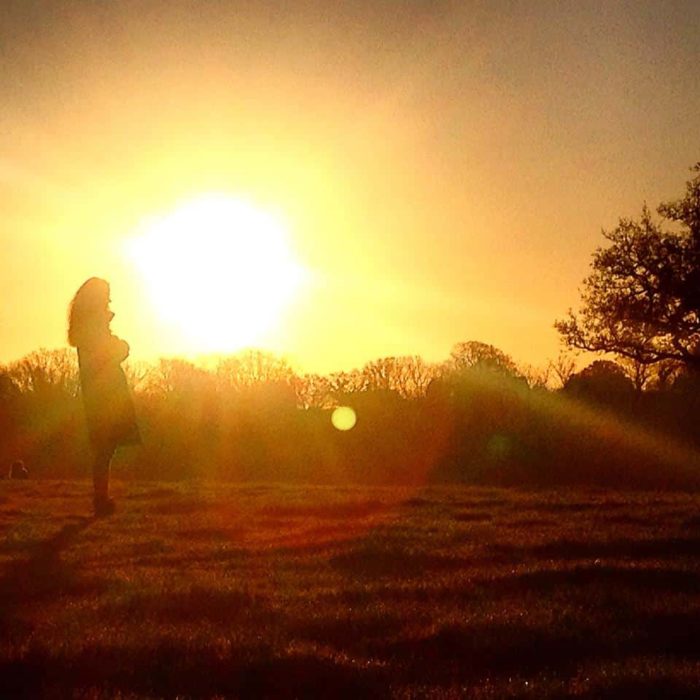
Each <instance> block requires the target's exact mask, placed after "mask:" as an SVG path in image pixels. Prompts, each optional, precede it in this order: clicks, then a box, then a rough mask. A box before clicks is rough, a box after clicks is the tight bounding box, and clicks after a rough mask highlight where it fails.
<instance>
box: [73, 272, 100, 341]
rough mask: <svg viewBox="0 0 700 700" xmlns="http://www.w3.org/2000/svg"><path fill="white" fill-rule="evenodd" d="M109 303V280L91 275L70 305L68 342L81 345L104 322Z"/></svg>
mask: <svg viewBox="0 0 700 700" xmlns="http://www.w3.org/2000/svg"><path fill="white" fill-rule="evenodd" d="M108 304H109V282H107V281H106V280H103V279H100V278H99V277H91V278H90V279H89V280H87V282H84V283H83V284H82V286H81V287H80V289H79V290H78V291H77V292H76V293H75V296H74V297H73V300H72V301H71V303H70V306H69V307H68V342H69V343H70V345H72V346H73V347H79V346H80V345H82V344H83V343H84V342H85V339H86V338H88V337H89V336H91V335H94V333H95V330H99V326H100V324H104V319H105V313H104V312H105V311H106V309H107V306H108Z"/></svg>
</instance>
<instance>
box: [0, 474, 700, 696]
mask: <svg viewBox="0 0 700 700" xmlns="http://www.w3.org/2000/svg"><path fill="white" fill-rule="evenodd" d="M113 491H114V495H115V496H116V498H117V501H118V506H119V511H118V513H117V514H116V515H114V516H112V517H110V518H107V519H103V520H94V519H92V518H91V517H89V514H90V484H89V483H88V482H80V481H76V482H66V481H64V482H55V481H36V482H9V481H5V482H1V483H0V531H1V533H2V534H1V535H0V695H1V696H2V697H13V696H26V697H47V696H48V697H123V698H128V697H163V696H165V697H172V696H176V695H179V696H181V697H212V696H220V697H232V696H233V697H236V696H254V697H316V696H323V697H353V698H358V697H387V696H396V697H426V696H428V697H461V696H468V697H472V696H473V697H477V698H503V697H531V698H543V697H563V696H575V697H582V698H600V697H611V698H612V697H615V698H617V697H635V698H642V697H688V698H690V697H697V692H698V690H697V689H698V687H699V686H700V508H699V506H700V497H698V496H697V495H687V494H667V493H622V492H619V493H618V492H610V491H591V490H588V491H575V492H568V493H565V492H550V491H537V492H534V491H531V492H525V491H516V490H494V489H477V488H469V487H444V488H442V487H441V488H426V489H416V490H412V491H406V490H404V491H397V490H396V489H390V488H363V487H347V488H330V487H299V486H284V485H275V484H273V485H264V484H261V485H240V486H236V485H215V484H202V483H187V484H184V483H181V484H155V483H149V484H143V483H141V484H134V483H128V484H126V483H125V484H119V483H117V484H116V485H115V487H114V489H113Z"/></svg>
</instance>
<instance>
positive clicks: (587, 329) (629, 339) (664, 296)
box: [555, 162, 700, 370]
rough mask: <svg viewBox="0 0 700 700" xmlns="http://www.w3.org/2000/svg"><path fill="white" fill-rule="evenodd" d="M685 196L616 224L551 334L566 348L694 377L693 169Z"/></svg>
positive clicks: (698, 197) (697, 332)
mask: <svg viewBox="0 0 700 700" xmlns="http://www.w3.org/2000/svg"><path fill="white" fill-rule="evenodd" d="M692 170H693V172H695V173H696V175H695V177H693V178H692V179H691V180H689V181H688V182H687V187H686V192H685V195H684V196H683V197H682V198H681V199H678V200H674V201H671V202H666V203H663V204H661V205H660V206H659V207H658V208H657V210H656V211H657V213H658V214H659V215H660V216H661V217H662V220H661V221H658V220H655V218H654V217H653V216H652V213H651V211H650V210H649V209H648V208H647V207H646V205H645V206H644V208H643V209H642V214H641V217H640V218H639V220H634V219H625V218H623V219H620V221H619V223H618V225H617V226H616V227H615V228H614V229H613V230H612V231H603V235H604V237H605V238H606V239H607V240H608V241H609V242H610V245H608V246H607V247H599V248H598V249H596V251H595V252H594V253H593V262H592V263H591V267H592V270H593V271H592V273H591V274H590V275H589V276H588V277H587V278H586V279H585V280H584V282H583V290H582V293H581V301H582V307H581V310H580V311H579V312H578V313H576V312H573V311H572V310H569V313H568V316H567V318H565V319H563V320H559V321H556V323H555V327H556V328H557V330H558V331H559V333H561V335H562V338H563V340H564V342H565V343H566V344H567V345H569V346H570V347H573V348H577V349H581V350H589V351H593V352H606V353H614V354H617V355H619V356H621V357H627V358H630V359H632V360H635V361H637V362H640V363H642V364H655V363H658V362H661V361H664V360H667V361H668V360H675V361H678V362H682V363H683V364H684V365H685V366H686V367H688V368H693V369H696V370H698V369H700V162H699V163H697V164H696V165H695V166H694V167H693V168H692Z"/></svg>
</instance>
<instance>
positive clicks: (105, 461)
mask: <svg viewBox="0 0 700 700" xmlns="http://www.w3.org/2000/svg"><path fill="white" fill-rule="evenodd" d="M113 454H114V448H111V447H109V448H99V449H98V450H96V452H95V459H94V461H93V463H92V483H93V486H94V487H95V513H96V514H98V515H99V514H105V513H107V512H108V511H110V510H113V509H114V503H113V502H112V501H111V500H110V498H109V465H110V462H111V461H112V455H113Z"/></svg>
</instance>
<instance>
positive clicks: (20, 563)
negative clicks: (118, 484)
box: [0, 518, 103, 642]
mask: <svg viewBox="0 0 700 700" xmlns="http://www.w3.org/2000/svg"><path fill="white" fill-rule="evenodd" d="M92 522H93V520H92V519H91V518H80V519H78V520H76V522H72V523H69V524H67V525H64V526H63V527H62V528H61V530H59V531H58V533H56V534H55V535H54V536H53V537H50V538H49V539H47V540H44V541H43V542H38V543H34V544H32V545H30V546H29V547H28V548H27V553H28V557H23V558H21V559H18V560H17V561H15V562H13V563H12V564H10V565H9V567H8V568H7V570H6V571H5V574H4V576H3V577H2V578H0V637H4V638H6V639H7V640H8V641H10V642H11V641H13V640H15V639H21V638H22V637H23V636H24V635H26V634H27V633H28V632H29V631H30V626H29V624H28V623H27V622H25V621H24V620H23V617H22V614H21V613H22V609H23V608H24V607H26V606H28V605H31V604H33V603H36V602H39V601H42V600H47V599H48V600H54V599H56V598H59V597H60V596H64V595H72V596H80V595H85V594H87V593H92V592H94V591H96V590H101V589H102V588H103V585H102V584H101V582H99V581H89V580H85V579H83V578H82V577H81V576H80V574H79V572H78V571H77V570H76V569H75V567H74V566H71V565H69V564H67V563H66V562H64V561H63V560H62V559H61V553H62V551H63V550H65V549H66V548H67V547H69V546H70V544H71V543H72V542H73V540H74V539H75V538H76V537H77V536H78V535H79V534H80V533H81V532H83V531H84V530H85V529H86V528H87V527H88V526H89V525H90V523H92Z"/></svg>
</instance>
